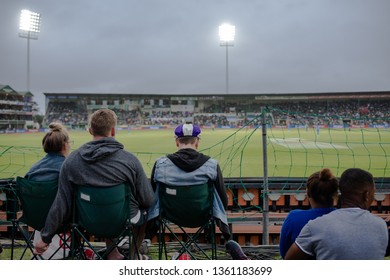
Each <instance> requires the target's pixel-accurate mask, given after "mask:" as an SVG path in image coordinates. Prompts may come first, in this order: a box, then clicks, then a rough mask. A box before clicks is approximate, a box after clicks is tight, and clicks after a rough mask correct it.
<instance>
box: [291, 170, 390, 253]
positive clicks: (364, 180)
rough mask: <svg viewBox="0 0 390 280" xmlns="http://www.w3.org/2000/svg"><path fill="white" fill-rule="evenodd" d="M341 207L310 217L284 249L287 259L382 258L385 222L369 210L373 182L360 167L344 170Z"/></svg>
mask: <svg viewBox="0 0 390 280" xmlns="http://www.w3.org/2000/svg"><path fill="white" fill-rule="evenodd" d="M339 188H340V193H341V196H340V199H341V204H340V205H341V208H340V209H336V210H334V211H332V212H330V213H329V214H326V215H323V216H321V217H318V218H316V219H314V220H311V221H309V222H308V223H307V224H306V225H305V226H304V227H303V229H302V231H301V233H300V234H299V236H298V237H297V239H296V240H295V243H294V244H293V245H291V247H290V249H289V250H288V251H287V253H286V257H285V258H286V259H312V258H314V259H317V260H357V259H361V260H383V259H384V257H385V253H386V247H387V245H388V238H389V236H388V230H387V226H386V222H385V221H384V220H383V219H381V218H379V217H377V216H375V215H374V214H371V213H370V212H369V211H367V209H369V207H370V205H371V203H372V202H373V201H374V193H375V183H374V179H373V177H372V175H371V173H369V172H367V171H364V170H362V169H359V168H350V169H347V170H346V171H344V172H343V174H342V175H341V178H340V181H339Z"/></svg>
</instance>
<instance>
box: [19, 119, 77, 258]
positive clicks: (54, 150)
mask: <svg viewBox="0 0 390 280" xmlns="http://www.w3.org/2000/svg"><path fill="white" fill-rule="evenodd" d="M71 142H72V141H71V140H70V138H69V133H68V131H67V130H66V128H65V127H64V126H63V125H62V124H61V123H56V122H52V123H50V124H49V131H48V132H47V133H46V134H45V136H44V137H43V139H42V147H43V150H44V151H45V153H46V155H45V156H44V157H43V158H42V159H41V160H39V161H38V162H36V163H35V164H34V165H33V166H32V167H31V168H30V170H29V171H28V172H27V174H26V175H25V178H27V179H29V180H32V181H38V182H45V181H51V180H58V177H59V174H60V169H61V166H62V163H63V162H64V160H65V157H66V156H68V155H69V153H70V150H71ZM39 237H40V232H39V231H38V230H37V231H35V234H34V241H33V244H34V246H35V245H36V243H37V242H38V239H39ZM56 238H57V237H56ZM57 241H58V242H59V241H60V239H58V240H57ZM58 247H59V244H58V243H56V242H53V243H52V244H50V249H51V250H49V251H48V252H47V254H46V255H44V257H51V258H52V259H57V258H62V254H61V252H58V253H56V254H55V256H52V252H55V251H57V248H58Z"/></svg>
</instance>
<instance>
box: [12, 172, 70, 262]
mask: <svg viewBox="0 0 390 280" xmlns="http://www.w3.org/2000/svg"><path fill="white" fill-rule="evenodd" d="M15 189H16V195H17V197H18V200H19V203H20V206H21V209H22V216H21V217H20V218H19V219H13V221H12V223H13V228H14V230H13V233H12V253H13V250H14V240H15V230H19V232H20V233H21V236H22V238H23V240H24V241H25V242H26V246H25V248H24V250H23V252H22V254H21V256H20V259H23V258H24V256H25V253H26V252H27V251H30V252H31V254H32V259H58V258H65V257H66V256H67V253H68V251H69V249H70V235H69V234H67V233H66V230H65V228H63V229H62V230H61V231H60V232H59V234H58V236H56V238H55V240H57V242H58V246H56V245H57V244H56V245H55V246H54V249H53V250H52V251H51V252H48V253H46V254H44V255H45V256H44V255H36V254H34V245H33V239H34V235H35V232H36V231H37V230H38V231H40V230H41V229H42V228H43V227H44V225H45V221H46V217H47V214H48V213H49V210H50V207H51V205H52V203H53V201H54V198H55V196H56V194H57V190H58V180H57V179H56V180H51V181H43V182H39V181H32V180H29V179H26V178H23V177H16V185H15ZM29 227H31V228H32V229H33V231H30V230H29ZM57 237H58V238H57ZM52 244H53V243H52ZM51 246H53V245H51ZM51 248H53V247H51ZM12 255H13V254H12Z"/></svg>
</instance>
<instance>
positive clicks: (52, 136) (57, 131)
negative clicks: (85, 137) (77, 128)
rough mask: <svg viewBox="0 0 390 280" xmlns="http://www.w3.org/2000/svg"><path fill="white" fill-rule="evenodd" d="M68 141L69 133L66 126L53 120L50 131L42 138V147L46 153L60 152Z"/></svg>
mask: <svg viewBox="0 0 390 280" xmlns="http://www.w3.org/2000/svg"><path fill="white" fill-rule="evenodd" d="M68 141H69V134H68V131H67V130H66V128H65V127H64V126H63V125H62V124H60V123H56V122H52V123H50V124H49V131H48V132H47V133H46V134H45V136H44V137H43V139H42V147H43V150H44V151H45V152H46V153H58V152H61V151H62V149H63V147H64V145H65V143H66V142H68Z"/></svg>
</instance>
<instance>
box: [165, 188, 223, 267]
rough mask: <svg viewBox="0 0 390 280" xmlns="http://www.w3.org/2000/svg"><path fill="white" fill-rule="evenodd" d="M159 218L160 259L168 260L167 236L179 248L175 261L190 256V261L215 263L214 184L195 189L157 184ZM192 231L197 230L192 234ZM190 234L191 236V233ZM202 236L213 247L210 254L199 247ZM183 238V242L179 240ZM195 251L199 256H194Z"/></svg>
mask: <svg viewBox="0 0 390 280" xmlns="http://www.w3.org/2000/svg"><path fill="white" fill-rule="evenodd" d="M158 193H159V204H160V215H159V224H160V229H159V233H158V239H159V259H160V260H161V259H163V254H164V257H165V259H168V250H167V245H166V240H165V236H166V234H167V233H168V234H169V235H170V237H171V239H172V241H174V242H177V243H178V244H179V245H180V249H179V251H178V252H177V253H178V254H176V258H177V259H178V258H180V257H181V256H182V255H183V254H185V253H186V254H188V255H190V256H191V259H216V258H217V248H216V241H215V220H214V217H213V198H214V186H213V184H212V182H211V181H210V182H208V183H205V184H201V185H192V186H170V185H166V184H163V183H161V182H158ZM190 229H195V231H194V230H190ZM190 231H191V232H190ZM202 232H206V233H205V235H206V236H208V237H209V238H208V240H206V241H207V242H210V243H211V254H210V253H208V251H206V250H204V249H203V248H202V246H200V243H199V241H200V237H201V235H202ZM180 236H181V237H182V238H180ZM193 248H195V249H196V251H197V254H195V253H193Z"/></svg>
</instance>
